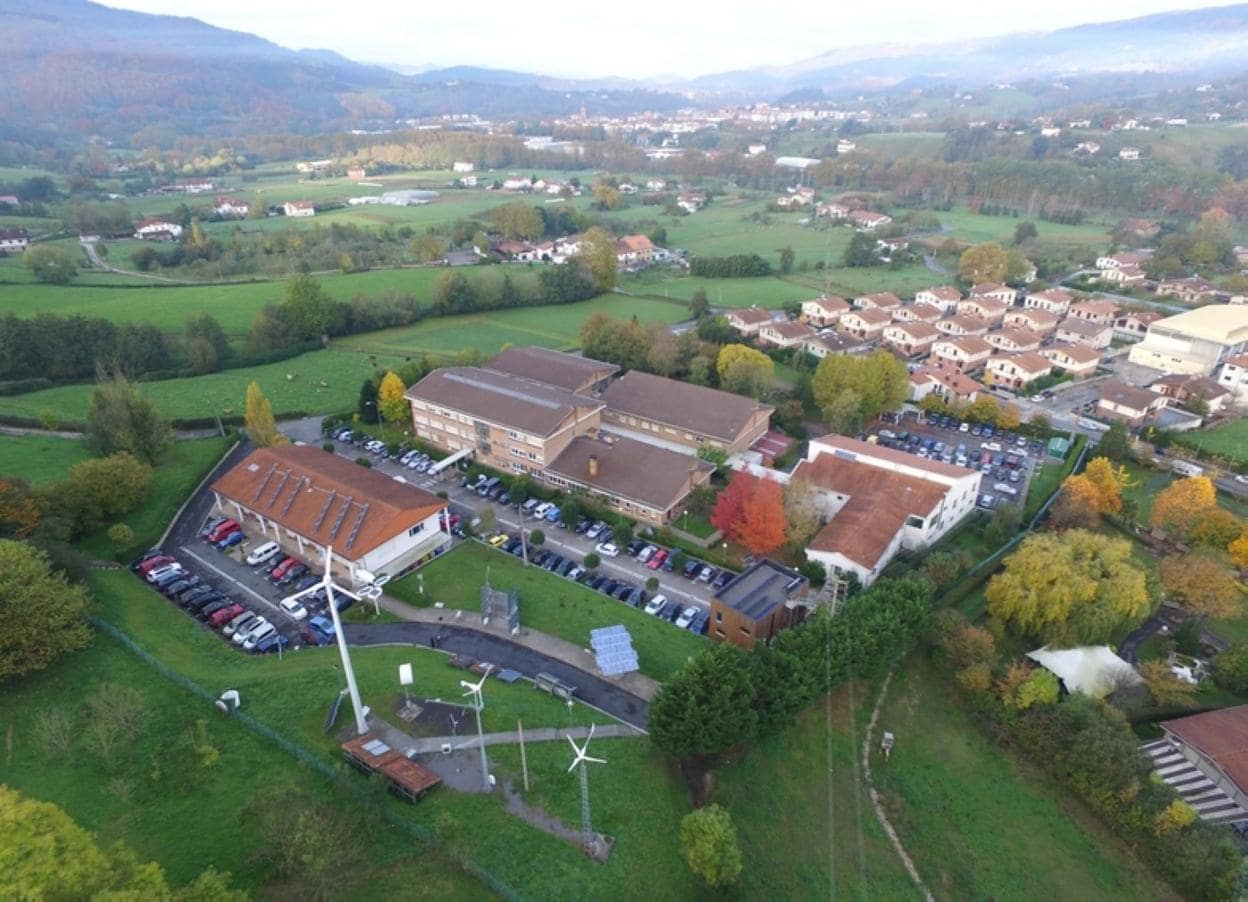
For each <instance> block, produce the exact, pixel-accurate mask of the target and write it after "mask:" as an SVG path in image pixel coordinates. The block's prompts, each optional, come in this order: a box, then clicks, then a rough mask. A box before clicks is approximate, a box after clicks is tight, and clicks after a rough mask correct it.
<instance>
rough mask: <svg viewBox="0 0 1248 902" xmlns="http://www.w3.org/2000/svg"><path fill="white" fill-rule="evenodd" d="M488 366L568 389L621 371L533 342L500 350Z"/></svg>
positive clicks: (575, 389) (581, 386)
mask: <svg viewBox="0 0 1248 902" xmlns="http://www.w3.org/2000/svg"><path fill="white" fill-rule="evenodd" d="M486 367H487V368H488V369H491V370H497V371H498V372H500V373H511V374H512V375H513V376H520V377H522V378H524V379H533V380H535V381H537V382H545V383H546V384H547V385H554V386H558V387H559V388H563V389H567V390H568V391H581V390H582V389H585V388H587V387H589V386H591V385H593V384H594V383H595V382H598V381H599V380H601V379H606V378H609V377H611V376H614V375H615V374H616V373H618V372H619V371H620V368H619V367H618V366H616V365H615V364H614V363H605V362H603V361H601V360H593V359H591V358H589V357H580V356H578V355H576V354H565V353H563V352H562V351H552V350H550V349H549V348H538V347H534V346H532V345H523V346H520V347H514V348H507V349H506V350H504V351H499V352H498V353H497V354H495V355H494V357H493V358H491V360H490V362H489V363H487V364H486Z"/></svg>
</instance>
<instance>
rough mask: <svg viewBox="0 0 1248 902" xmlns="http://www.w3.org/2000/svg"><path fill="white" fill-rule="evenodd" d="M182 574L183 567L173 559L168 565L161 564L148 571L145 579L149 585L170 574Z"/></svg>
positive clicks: (170, 559)
mask: <svg viewBox="0 0 1248 902" xmlns="http://www.w3.org/2000/svg"><path fill="white" fill-rule="evenodd" d="M181 572H182V565H181V564H179V563H178V562H177V561H175V560H174V559H173V558H169V560H168V562H167V563H163V564H160V565H158V566H156V567H152V568H151V569H150V570H148V571H147V572H146V573H145V574H144V578H145V579H146V580H147V581H148V582H149V583H155V582H156V580H158V579H162V578H164V577H165V576H167V575H168V574H170V573H181Z"/></svg>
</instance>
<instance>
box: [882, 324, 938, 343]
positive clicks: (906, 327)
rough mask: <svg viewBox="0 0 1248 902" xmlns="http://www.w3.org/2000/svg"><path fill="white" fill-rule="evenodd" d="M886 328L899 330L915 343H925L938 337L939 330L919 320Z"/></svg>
mask: <svg viewBox="0 0 1248 902" xmlns="http://www.w3.org/2000/svg"><path fill="white" fill-rule="evenodd" d="M888 328H889V329H899V330H901V331H902V332H905V333H906V334H907V335H908V336H910V337H911V338H912V339H914V340H915V341H925V340H926V339H929V338H935V337H936V336H938V335H940V330H939V329H937V328H936V327H935V326H933V325H932V324H931V323H925V322H923V321H921V320H920V321H917V322H913V323H893V324H892V325H891V326H889V327H888ZM886 331H887V330H886Z"/></svg>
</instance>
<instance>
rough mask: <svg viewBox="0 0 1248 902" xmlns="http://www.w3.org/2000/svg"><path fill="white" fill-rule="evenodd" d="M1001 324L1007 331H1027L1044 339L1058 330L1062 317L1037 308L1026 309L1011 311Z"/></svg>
mask: <svg viewBox="0 0 1248 902" xmlns="http://www.w3.org/2000/svg"><path fill="white" fill-rule="evenodd" d="M1001 322H1002V325H1003V326H1004V327H1005V328H1007V329H1027V330H1029V331H1031V332H1035V333H1036V334H1037V335H1040V336H1042V337H1043V336H1045V335H1048V334H1050V333H1051V332H1053V331H1055V330H1056V329H1057V324H1058V323H1059V322H1061V317H1059V316H1058V315H1057V314H1055V313H1049V311H1047V310H1040V309H1038V308H1036V307H1024V308H1023V309H1022V310H1018V309H1015V310H1011V311H1010V312H1009V313H1007V314H1006V315H1005V317H1004V319H1003V320H1002V321H1001Z"/></svg>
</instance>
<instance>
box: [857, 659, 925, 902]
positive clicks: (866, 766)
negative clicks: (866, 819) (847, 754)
mask: <svg viewBox="0 0 1248 902" xmlns="http://www.w3.org/2000/svg"><path fill="white" fill-rule="evenodd" d="M896 670H897V668H896V666H894V667H893V668H892V669H891V670H889V672H888V676H886V677H884V685H882V686H881V687H880V696H879V698H877V699H876V700H875V707H874V708H872V709H871V720H870V721H869V722H868V723H867V733H866V735H865V736H864V737H863V739H862V773H863V777H864V778H865V779H866V781H867V791H868V792H870V793H871V804H872V805H874V806H875V816H876V819H877V820H879V822H880V826H881V827H883V828H884V832H885V833H887V834H888V838H889V839H890V840H891V841H892V843H893V848H894V849H896V850H897V857H898V858H900V859H901V863H902V865H904V866H905V868H906V873H908V874H909V875H910V879H911V880H913V881H914V885H915V886H916V887H917V888H918V890H919V892H920V893H922V894H923V898H924V899H927V900H928V902H932V899H933V897H932V892H931V890H929V889H928V888H927V884H925V883H924V882H923V878H922V877H920V876H919V869H918V868H916V867H915V866H914V861H913V859H911V858H910V853H908V852H907V851H906V847H905V846H903V845H902V844H901V838H900V837H899V836H898V835H897V831H896V830H895V829H894V828H893V825H892V823H891V822H890V821H889V819H888V815H887V814H886V813H885V812H884V805H883V804H882V803H881V802H880V794H879V793H878V792H876V790H875V783H874V782H873V781H872V779H871V738H872V736H874V735H875V724H876V722H877V721H878V720H879V719H880V709H881V708H883V707H884V699H885V698H887V697H888V687H889V684H890V683H892V681H893V673H895V672H896Z"/></svg>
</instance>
